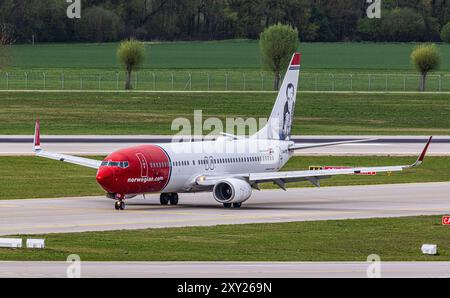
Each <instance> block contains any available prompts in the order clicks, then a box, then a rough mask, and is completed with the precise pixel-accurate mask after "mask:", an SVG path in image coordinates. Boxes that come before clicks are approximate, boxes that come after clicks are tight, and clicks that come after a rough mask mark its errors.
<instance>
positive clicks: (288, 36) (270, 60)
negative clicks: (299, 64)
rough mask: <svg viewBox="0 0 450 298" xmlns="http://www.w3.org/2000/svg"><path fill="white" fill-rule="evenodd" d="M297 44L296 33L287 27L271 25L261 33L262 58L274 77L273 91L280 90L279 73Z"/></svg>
mask: <svg viewBox="0 0 450 298" xmlns="http://www.w3.org/2000/svg"><path fill="white" fill-rule="evenodd" d="M298 43H299V39H298V31H297V29H295V28H293V27H291V26H289V25H282V24H278V25H272V26H270V27H269V28H267V29H266V30H264V32H262V33H261V35H260V48H261V53H262V58H263V62H264V64H265V66H266V67H267V68H269V69H270V70H271V71H272V72H273V73H274V75H275V78H274V85H273V89H274V90H278V89H279V88H280V78H281V71H282V70H284V69H285V68H286V67H287V66H288V64H289V59H290V58H291V56H292V54H293V53H294V52H295V51H296V50H297V47H298Z"/></svg>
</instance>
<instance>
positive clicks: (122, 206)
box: [114, 194, 125, 210]
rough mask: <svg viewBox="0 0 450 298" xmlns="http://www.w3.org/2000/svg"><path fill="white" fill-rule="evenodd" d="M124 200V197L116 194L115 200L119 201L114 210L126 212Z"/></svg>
mask: <svg viewBox="0 0 450 298" xmlns="http://www.w3.org/2000/svg"><path fill="white" fill-rule="evenodd" d="M123 198H124V196H123V195H119V194H116V195H115V196H114V199H115V200H117V201H116V203H115V204H114V208H115V209H116V210H125V202H124V201H123Z"/></svg>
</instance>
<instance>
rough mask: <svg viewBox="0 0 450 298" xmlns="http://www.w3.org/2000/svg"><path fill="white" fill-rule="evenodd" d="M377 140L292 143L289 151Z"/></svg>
mask: <svg viewBox="0 0 450 298" xmlns="http://www.w3.org/2000/svg"><path fill="white" fill-rule="evenodd" d="M376 140H378V139H376V138H374V139H361V140H351V141H341V142H332V143H321V144H314V145H292V146H290V147H289V151H294V150H302V149H310V148H319V147H329V146H336V145H343V144H353V143H364V142H371V141H376Z"/></svg>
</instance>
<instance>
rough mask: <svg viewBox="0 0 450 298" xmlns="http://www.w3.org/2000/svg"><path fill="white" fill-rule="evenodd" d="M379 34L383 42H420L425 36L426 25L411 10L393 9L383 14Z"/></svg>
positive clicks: (421, 18)
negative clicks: (381, 35)
mask: <svg viewBox="0 0 450 298" xmlns="http://www.w3.org/2000/svg"><path fill="white" fill-rule="evenodd" d="M381 32H383V35H384V37H383V40H384V41H405V42H407V41H420V40H423V39H424V37H425V35H426V24H425V20H424V19H423V17H422V16H421V15H420V14H419V13H417V12H416V11H415V10H413V9H412V8H395V9H393V10H391V11H386V12H384V13H383V17H382V19H381Z"/></svg>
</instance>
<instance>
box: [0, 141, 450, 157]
mask: <svg viewBox="0 0 450 298" xmlns="http://www.w3.org/2000/svg"><path fill="white" fill-rule="evenodd" d="M374 137H376V138H379V139H378V140H376V141H372V142H368V143H361V144H346V145H339V146H332V147H324V148H314V149H306V150H301V151H297V154H298V155H304V156H308V155H319V156H320V155H336V156H341V155H356V156H358V155H361V156H363V155H385V156H386V155H393V156H408V155H417V154H419V153H420V152H421V150H422V149H423V146H424V144H425V142H426V141H427V138H428V136H294V137H293V140H294V141H295V142H296V143H297V144H308V145H311V144H316V143H327V142H338V141H346V140H355V139H361V138H362V139H366V138H367V139H370V138H374ZM32 141H33V137H32V136H0V156H2V155H3V156H12V155H32V154H33V152H32V145H31V144H32ZM167 142H171V137H168V136H42V144H43V146H44V148H45V149H46V150H48V151H55V152H60V153H66V154H75V155H106V154H108V153H111V152H112V151H115V150H118V149H121V148H126V147H130V146H135V145H137V144H146V143H167ZM428 154H429V155H434V156H449V155H450V136H437V137H435V138H434V140H433V143H432V145H431V146H430V149H429V153H428Z"/></svg>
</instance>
